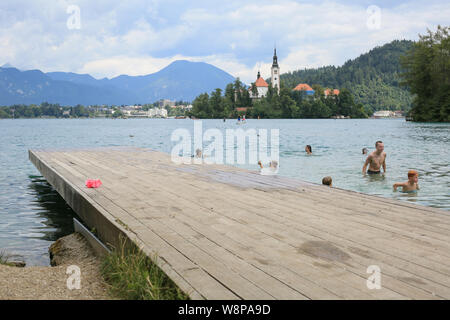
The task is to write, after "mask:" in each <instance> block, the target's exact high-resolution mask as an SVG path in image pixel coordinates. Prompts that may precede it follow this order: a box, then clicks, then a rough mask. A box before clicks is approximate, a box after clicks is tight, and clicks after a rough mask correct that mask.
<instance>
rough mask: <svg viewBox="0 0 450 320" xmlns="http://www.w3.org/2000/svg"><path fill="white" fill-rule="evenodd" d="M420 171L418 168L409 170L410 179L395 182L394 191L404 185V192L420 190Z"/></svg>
mask: <svg viewBox="0 0 450 320" xmlns="http://www.w3.org/2000/svg"><path fill="white" fill-rule="evenodd" d="M418 181H419V173H418V172H417V171H416V170H409V171H408V181H406V182H397V183H394V191H397V188H398V187H402V191H403V192H417V190H419V184H418V183H417V182H418Z"/></svg>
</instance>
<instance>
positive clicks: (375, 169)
mask: <svg viewBox="0 0 450 320" xmlns="http://www.w3.org/2000/svg"><path fill="white" fill-rule="evenodd" d="M375 149H376V150H375V151H373V152H372V153H370V154H369V156H368V157H367V159H366V162H365V163H364V166H363V169H362V172H363V174H366V169H367V166H369V170H367V173H368V174H379V173H381V166H383V172H384V173H386V152H384V144H383V142H382V141H377V142H376V143H375Z"/></svg>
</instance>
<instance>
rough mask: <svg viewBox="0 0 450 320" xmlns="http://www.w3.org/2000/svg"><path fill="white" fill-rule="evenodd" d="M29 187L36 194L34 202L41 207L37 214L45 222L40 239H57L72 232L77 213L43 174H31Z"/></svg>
mask: <svg viewBox="0 0 450 320" xmlns="http://www.w3.org/2000/svg"><path fill="white" fill-rule="evenodd" d="M29 188H30V190H32V191H33V192H34V195H35V199H34V200H32V203H34V204H35V205H36V206H38V207H39V210H36V215H37V216H38V217H40V218H42V223H43V224H44V226H43V227H42V229H41V233H40V235H39V237H38V239H42V240H47V241H55V240H57V239H59V238H61V237H64V236H66V235H68V234H71V233H72V232H73V231H74V230H73V222H72V219H73V218H74V217H76V213H75V212H74V211H73V210H72V208H70V206H69V205H68V204H67V203H66V202H65V201H64V199H63V198H62V197H61V196H60V195H59V193H58V192H56V190H55V189H54V188H53V187H52V186H51V185H50V184H49V183H48V182H47V180H45V179H44V178H43V177H42V176H30V184H29Z"/></svg>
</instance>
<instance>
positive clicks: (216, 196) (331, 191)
mask: <svg viewBox="0 0 450 320" xmlns="http://www.w3.org/2000/svg"><path fill="white" fill-rule="evenodd" d="M29 157H30V160H31V161H32V162H33V164H34V165H35V166H36V167H37V169H38V170H39V171H40V172H41V173H42V175H43V176H44V177H45V178H46V179H47V181H48V182H49V183H50V184H51V185H52V186H53V187H54V188H55V189H56V190H57V191H58V192H59V194H61V196H62V197H63V198H64V199H65V200H66V201H67V203H68V204H69V205H70V206H71V207H72V208H73V209H74V211H75V212H77V214H78V215H79V216H80V217H81V218H82V219H83V221H84V222H85V223H86V224H87V225H88V226H89V227H91V228H94V227H95V229H96V230H97V232H98V234H99V236H100V238H101V239H102V240H103V241H104V242H109V243H117V239H118V237H119V234H124V235H126V236H127V237H128V238H130V239H131V240H133V241H135V242H136V243H137V244H138V245H139V246H140V247H142V249H143V250H144V251H145V252H146V253H147V254H148V255H149V256H150V257H154V256H155V254H156V255H157V257H158V258H157V259H156V262H157V264H158V265H159V266H160V267H161V268H162V269H163V270H164V272H165V273H166V274H167V275H168V276H169V277H170V278H171V279H172V280H173V281H174V282H175V283H176V284H177V285H178V286H179V287H180V288H181V289H182V290H183V291H185V292H186V293H188V294H189V296H190V297H191V298H192V299H450V213H449V212H446V211H443V210H438V209H433V208H429V207H423V206H418V205H414V204H410V203H406V202H400V201H396V200H391V199H385V198H381V197H376V196H370V195H365V194H361V193H357V192H351V191H346V190H341V189H337V188H329V187H325V186H321V185H315V184H309V183H305V182H302V181H298V180H294V179H290V178H287V177H280V176H261V175H259V174H258V172H257V171H248V170H243V169H239V168H235V167H231V166H224V165H223V166H221V165H206V164H203V165H195V164H189V165H186V164H183V165H177V164H175V163H173V162H171V160H170V156H169V155H167V154H164V153H160V152H156V151H152V150H148V149H140V148H131V147H129V148H128V147H126V148H125V147H124V148H95V149H83V150H30V151H29ZM97 178H98V179H101V180H102V182H103V185H102V186H101V187H100V188H98V189H88V188H86V186H85V181H86V180H87V179H97ZM369 266H377V267H379V268H380V271H381V273H380V280H381V289H369V288H368V286H367V279H368V278H369V277H370V276H371V275H372V273H368V272H367V269H368V267H369ZM375 268H376V267H375ZM370 270H373V269H370Z"/></svg>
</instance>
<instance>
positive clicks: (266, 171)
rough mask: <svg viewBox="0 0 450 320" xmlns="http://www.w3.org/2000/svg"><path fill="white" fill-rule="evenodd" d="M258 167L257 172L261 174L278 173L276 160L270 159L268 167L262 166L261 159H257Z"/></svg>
mask: <svg viewBox="0 0 450 320" xmlns="http://www.w3.org/2000/svg"><path fill="white" fill-rule="evenodd" d="M258 165H259V167H260V170H259V173H260V174H261V175H263V176H269V175H276V174H277V173H278V168H279V167H278V161H276V160H272V161H270V163H269V167H268V168H264V167H263V165H262V163H261V161H258Z"/></svg>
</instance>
